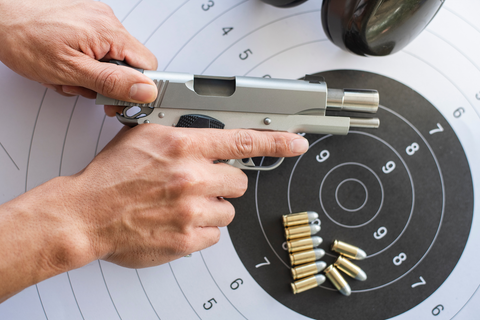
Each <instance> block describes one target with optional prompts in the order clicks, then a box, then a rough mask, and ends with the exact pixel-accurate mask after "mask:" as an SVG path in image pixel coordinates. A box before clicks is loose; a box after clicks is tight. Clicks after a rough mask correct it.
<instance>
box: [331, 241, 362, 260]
mask: <svg viewBox="0 0 480 320" xmlns="http://www.w3.org/2000/svg"><path fill="white" fill-rule="evenodd" d="M332 251H335V252H338V253H340V254H342V255H344V256H346V257H348V258H350V259H355V260H363V259H365V258H366V257H367V254H366V253H365V251H363V250H362V249H360V248H357V247H355V246H352V245H351V244H348V243H346V242H342V241H339V240H335V241H333V244H332Z"/></svg>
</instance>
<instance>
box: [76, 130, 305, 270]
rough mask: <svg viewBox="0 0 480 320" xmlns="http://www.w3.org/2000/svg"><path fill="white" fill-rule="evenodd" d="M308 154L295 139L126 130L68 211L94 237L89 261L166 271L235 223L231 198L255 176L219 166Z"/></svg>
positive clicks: (83, 181)
mask: <svg viewBox="0 0 480 320" xmlns="http://www.w3.org/2000/svg"><path fill="white" fill-rule="evenodd" d="M307 149H308V142H307V140H306V139H304V138H302V137H301V136H299V135H296V134H293V133H280V132H260V131H253V130H241V129H239V130H218V129H194V128H172V127H165V126H161V125H157V124H143V125H139V126H137V127H134V128H132V129H124V130H122V131H121V132H120V133H119V134H118V135H117V137H116V138H115V139H113V140H112V142H111V143H110V144H109V145H107V147H105V149H104V150H103V151H102V152H101V153H100V154H99V155H98V156H97V157H96V158H95V159H94V160H93V161H92V163H91V164H90V165H89V166H88V167H87V168H86V169H85V170H84V171H82V172H81V173H80V174H78V176H76V177H75V178H74V179H75V183H76V185H77V186H78V188H74V189H73V190H72V191H71V192H72V197H71V198H72V203H70V204H68V206H69V207H70V208H74V210H75V211H74V214H75V216H76V219H75V220H77V221H78V223H79V226H80V228H79V230H86V231H87V234H89V235H90V236H91V237H90V240H91V243H92V246H93V247H92V249H93V252H90V253H91V254H92V253H93V255H91V256H90V259H89V260H92V259H97V258H102V259H105V260H108V261H111V262H114V263H117V264H119V265H122V266H127V267H147V266H153V265H158V264H162V263H166V262H169V261H171V260H174V259H177V258H180V257H183V256H185V255H187V254H190V253H192V252H195V251H199V250H202V249H204V248H206V247H208V246H211V245H213V244H214V243H216V242H217V241H218V240H219V237H220V231H219V229H218V227H223V226H226V225H228V224H229V223H230V222H231V221H232V219H233V217H234V208H233V206H232V205H231V204H230V203H229V202H228V201H227V200H225V199H224V198H237V197H240V196H242V195H243V193H244V192H245V190H246V188H247V177H246V175H245V174H244V173H243V172H242V171H241V170H240V169H237V168H234V167H232V166H230V165H228V164H225V163H214V161H215V160H218V159H243V158H249V157H255V156H272V157H291V156H297V155H300V154H302V153H304V152H305V151H307ZM87 260H88V259H87Z"/></svg>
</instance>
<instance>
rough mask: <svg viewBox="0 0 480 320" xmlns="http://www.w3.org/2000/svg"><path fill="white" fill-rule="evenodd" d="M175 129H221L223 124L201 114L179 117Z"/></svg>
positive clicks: (223, 126)
mask: <svg viewBox="0 0 480 320" xmlns="http://www.w3.org/2000/svg"><path fill="white" fill-rule="evenodd" d="M176 127H184V128H213V129H223V128H225V124H224V123H223V122H221V121H218V120H217V119H215V118H212V117H209V116H205V115H202V114H186V115H183V116H181V117H180V119H179V120H178V123H177V125H176Z"/></svg>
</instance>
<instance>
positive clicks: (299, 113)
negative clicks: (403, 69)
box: [96, 61, 380, 170]
mask: <svg viewBox="0 0 480 320" xmlns="http://www.w3.org/2000/svg"><path fill="white" fill-rule="evenodd" d="M112 62H113V63H116V64H118V65H125V66H128V65H126V64H125V63H124V62H122V61H112ZM137 70H138V71H140V72H143V73H144V74H145V75H146V76H148V77H149V78H150V79H152V80H153V82H154V83H155V84H156V86H157V88H158V96H157V98H156V100H155V101H153V102H151V103H148V104H138V103H131V102H126V101H120V100H115V99H111V98H107V97H105V96H103V95H100V94H98V95H97V100H96V104H99V105H115V106H124V107H125V108H124V109H123V112H122V113H121V114H117V118H118V120H120V122H122V123H123V124H125V125H127V126H136V125H137V124H142V123H158V124H162V125H168V126H176V127H193V128H218V129H234V128H245V129H256V130H277V131H288V132H297V133H316V134H336V135H345V134H347V133H348V131H349V129H350V128H352V127H355V128H359V127H360V128H378V126H379V125H380V121H379V119H378V118H365V117H363V118H356V117H349V116H341V113H342V112H348V115H350V114H351V112H361V113H375V112H377V109H378V104H379V95H378V92H377V91H376V90H365V89H329V88H327V84H326V83H325V81H324V79H323V78H321V77H316V76H310V75H307V76H305V78H304V79H302V80H286V79H273V78H255V77H238V76H237V77H214V76H203V75H192V74H187V73H174V72H160V71H149V70H141V69H137ZM327 110H332V111H338V112H335V113H336V114H337V115H335V116H331V115H327V114H326V112H327ZM282 160H283V158H280V159H279V160H278V161H277V162H275V163H274V164H272V165H268V166H258V165H256V164H255V163H254V162H253V160H252V159H231V160H224V162H227V163H229V164H231V165H233V166H235V167H238V168H241V169H249V170H271V169H274V168H276V167H277V166H278V165H280V163H281V162H282Z"/></svg>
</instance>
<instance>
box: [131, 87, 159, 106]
mask: <svg viewBox="0 0 480 320" xmlns="http://www.w3.org/2000/svg"><path fill="white" fill-rule="evenodd" d="M156 94H157V88H156V87H155V86H152V85H150V84H146V83H135V84H134V85H133V86H132V87H131V88H130V99H132V100H135V101H141V102H152V101H153V100H155V96H156Z"/></svg>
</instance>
